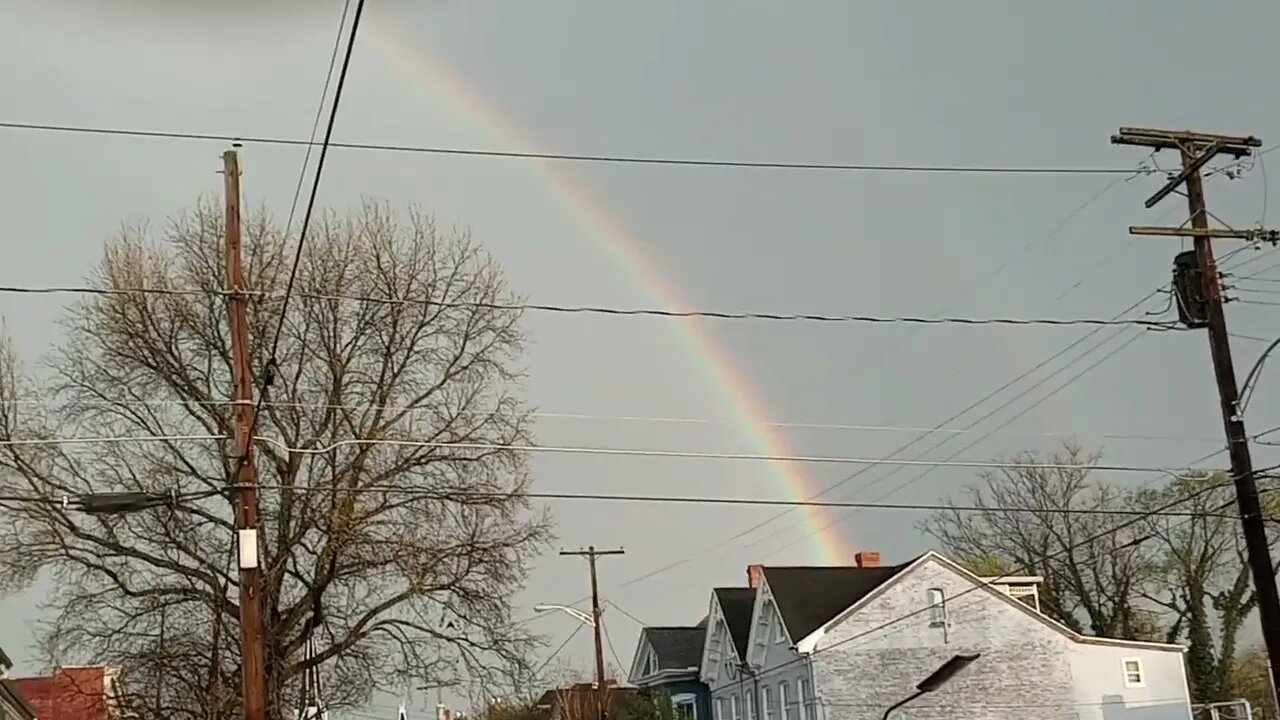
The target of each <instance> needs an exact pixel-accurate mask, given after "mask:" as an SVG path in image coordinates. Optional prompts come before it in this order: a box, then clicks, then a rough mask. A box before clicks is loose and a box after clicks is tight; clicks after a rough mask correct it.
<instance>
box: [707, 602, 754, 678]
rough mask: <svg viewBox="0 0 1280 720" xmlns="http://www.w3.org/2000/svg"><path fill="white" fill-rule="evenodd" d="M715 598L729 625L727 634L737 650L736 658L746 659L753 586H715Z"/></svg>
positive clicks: (752, 608)
mask: <svg viewBox="0 0 1280 720" xmlns="http://www.w3.org/2000/svg"><path fill="white" fill-rule="evenodd" d="M714 592H715V594H716V600H718V601H719V602H720V611H721V612H722V613H724V622H725V624H726V625H728V626H729V635H730V637H732V638H733V645H734V647H735V648H737V650H738V659H739V660H744V661H745V660H746V659H747V639H748V638H749V637H750V636H751V613H752V611H753V610H754V609H755V605H756V591H755V588H716V589H715V590H714Z"/></svg>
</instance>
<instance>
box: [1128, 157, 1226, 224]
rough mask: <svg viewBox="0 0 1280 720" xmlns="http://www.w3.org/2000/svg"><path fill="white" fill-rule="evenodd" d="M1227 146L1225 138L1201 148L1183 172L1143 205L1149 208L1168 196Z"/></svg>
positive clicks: (1171, 179)
mask: <svg viewBox="0 0 1280 720" xmlns="http://www.w3.org/2000/svg"><path fill="white" fill-rule="evenodd" d="M1226 146H1227V143H1226V141H1225V140H1215V141H1213V142H1212V143H1209V146H1208V147H1206V148H1205V149H1204V150H1201V151H1200V154H1199V155H1197V156H1196V157H1195V159H1194V160H1192V161H1191V162H1189V163H1187V164H1186V165H1184V166H1183V167H1182V172H1180V173H1178V174H1177V175H1174V176H1173V177H1172V178H1170V179H1169V182H1167V183H1165V184H1164V187H1162V188H1160V189H1159V190H1157V191H1156V194H1155V195H1152V196H1151V197H1149V198H1147V201H1146V202H1144V203H1143V204H1142V205H1143V207H1145V208H1147V209H1148V210H1150V209H1151V208H1153V207H1155V206H1156V203H1158V202H1160V201H1161V200H1163V199H1165V198H1166V197H1168V195H1169V193H1171V192H1173V191H1174V190H1176V189H1177V188H1178V186H1179V185H1181V184H1182V183H1184V182H1186V181H1187V178H1189V177H1191V174H1192V173H1198V172H1200V168H1202V167H1204V166H1205V164H1206V163H1208V162H1209V161H1210V160H1212V159H1213V157H1214V156H1215V155H1217V154H1218V153H1220V152H1222V149H1223V148H1224V147H1226Z"/></svg>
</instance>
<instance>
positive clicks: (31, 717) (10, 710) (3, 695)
mask: <svg viewBox="0 0 1280 720" xmlns="http://www.w3.org/2000/svg"><path fill="white" fill-rule="evenodd" d="M12 668H13V661H12V660H10V659H9V656H8V655H6V654H5V653H4V650H3V649H0V720H35V717H36V711H35V708H33V707H31V705H29V704H28V703H27V701H26V699H25V698H23V697H22V695H21V694H20V693H19V692H18V688H17V687H15V686H14V684H13V681H12V680H10V679H9V670H11V669H12Z"/></svg>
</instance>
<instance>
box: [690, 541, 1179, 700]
mask: <svg viewBox="0 0 1280 720" xmlns="http://www.w3.org/2000/svg"><path fill="white" fill-rule="evenodd" d="M878 560H879V556H878V554H875V553H860V554H859V565H858V566H855V567H762V566H751V567H750V568H748V579H749V585H750V586H751V591H752V593H753V595H754V598H753V603H752V613H751V618H750V623H749V627H750V632H749V635H748V638H747V640H746V646H745V651H744V652H743V653H741V657H742V662H740V663H739V664H738V667H736V668H732V669H730V668H728V667H727V666H726V662H727V661H726V656H725V654H724V652H723V651H722V650H721V649H720V648H722V647H723V643H722V642H720V641H718V640H716V638H713V636H712V634H711V633H712V628H711V626H709V628H708V643H707V647H706V648H705V650H704V653H703V666H702V677H703V680H704V682H706V683H707V685H708V687H709V688H710V692H711V694H712V702H713V707H714V708H715V709H716V718H715V720H860V719H862V718H867V719H871V718H876V719H878V718H881V717H882V716H883V715H884V713H885V711H886V710H888V709H889V708H890V707H891V706H893V705H895V704H896V703H898V702H899V701H902V700H904V699H906V698H907V697H909V696H911V695H912V694H913V693H915V691H916V685H917V683H919V682H920V681H921V680H923V679H925V678H926V677H928V676H929V675H930V674H932V673H933V672H934V671H935V670H937V669H938V668H939V667H940V666H942V665H943V663H945V662H946V661H947V660H948V659H950V658H952V657H954V656H956V655H962V654H963V655H973V654H976V655H978V657H977V659H976V660H974V661H973V662H972V663H971V664H970V665H969V666H967V667H966V668H964V669H963V670H961V671H960V672H959V673H958V674H957V675H956V676H955V677H954V678H953V679H951V680H950V681H949V682H947V683H946V684H944V685H943V686H942V687H941V688H940V689H939V690H937V691H936V692H932V693H929V694H925V695H923V696H920V697H918V698H916V699H914V700H913V701H911V702H909V703H907V704H906V705H904V706H902V707H901V708H899V709H897V710H895V711H894V712H893V715H892V717H893V718H894V719H895V720H944V719H945V720H951V719H952V718H958V717H963V718H966V719H970V718H992V719H995V718H999V719H1000V720H1007V718H1010V717H1017V718H1032V719H1044V720H1190V718H1191V705H1190V696H1189V693H1188V689H1187V682H1186V676H1185V672H1184V669H1183V662H1182V654H1183V648H1182V647H1181V646H1178V645H1165V644H1159V643H1147V642H1134V641H1126V640H1112V639H1106V638H1095V637H1090V636H1085V635H1080V634H1079V633H1076V632H1073V631H1072V630H1070V629H1068V628H1067V627H1065V626H1063V625H1061V624H1060V623H1058V622H1056V621H1054V620H1052V619H1050V618H1049V617H1047V616H1045V615H1043V614H1041V613H1040V612H1038V610H1037V609H1036V606H1037V605H1038V598H1036V596H1035V593H1034V592H1030V591H1028V590H1027V585H1029V584H1033V583H1034V581H1035V580H1036V579H1035V578H1017V579H1010V580H1009V582H1008V583H1004V584H1009V585H1016V586H1017V587H1003V586H1002V583H1000V582H994V581H989V580H984V579H982V578H978V577H976V576H974V575H973V574H971V573H969V572H967V571H966V570H964V569H963V568H961V567H960V566H958V565H956V564H955V563H952V562H951V561H949V560H947V559H945V558H943V557H942V556H940V555H938V554H937V553H932V552H930V553H926V554H925V555H922V556H920V557H918V558H916V559H915V560H912V561H911V562H908V563H905V564H903V565H898V566H892V567H881V566H879V563H878ZM719 605H720V603H718V602H717V601H716V600H714V599H713V602H712V606H713V616H714V614H715V613H714V611H715V610H716V608H717V607H719ZM721 615H722V616H723V612H722V613H721ZM712 625H714V622H713V623H712ZM726 629H727V623H726ZM713 640H715V641H716V645H715V647H714V648H713ZM757 705H758V707H759V710H760V712H759V713H756V712H755V711H754V708H755V707H756V706H757ZM735 708H737V711H735Z"/></svg>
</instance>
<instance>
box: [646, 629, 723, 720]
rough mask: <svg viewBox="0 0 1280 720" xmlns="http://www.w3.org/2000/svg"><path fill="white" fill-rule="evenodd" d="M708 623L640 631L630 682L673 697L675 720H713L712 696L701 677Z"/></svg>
mask: <svg viewBox="0 0 1280 720" xmlns="http://www.w3.org/2000/svg"><path fill="white" fill-rule="evenodd" d="M705 637H706V621H705V620H704V621H702V622H700V623H698V624H697V625H693V626H690V627H646V628H644V629H643V630H641V631H640V641H639V642H638V643H636V653H635V657H634V658H633V659H632V661H631V672H630V673H629V674H628V679H629V680H630V681H631V684H632V685H635V686H636V687H638V688H642V689H646V690H654V689H661V690H663V691H665V692H666V693H667V695H668V696H670V697H671V704H672V705H673V706H674V709H675V716H676V720H700V719H701V720H711V694H710V692H708V690H707V686H706V685H705V684H704V683H703V682H702V680H701V679H700V678H699V677H698V669H699V666H700V665H701V663H702V644H703V640H704V639H705Z"/></svg>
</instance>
